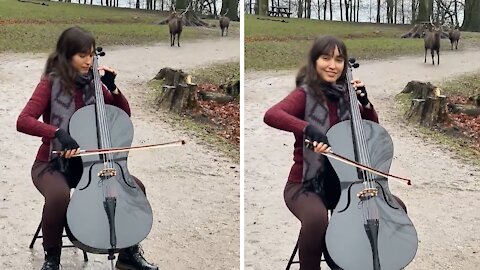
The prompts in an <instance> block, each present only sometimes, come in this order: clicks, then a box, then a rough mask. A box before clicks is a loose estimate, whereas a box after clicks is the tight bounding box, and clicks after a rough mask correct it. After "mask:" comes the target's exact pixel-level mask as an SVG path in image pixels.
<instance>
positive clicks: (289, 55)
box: [245, 15, 480, 70]
mask: <svg viewBox="0 0 480 270" xmlns="http://www.w3.org/2000/svg"><path fill="white" fill-rule="evenodd" d="M284 20H285V21H287V22H288V23H283V22H279V21H272V20H270V19H269V17H259V16H253V15H245V68H246V69H249V70H271V69H273V70H281V69H295V68H298V67H299V66H300V65H302V64H303V63H304V62H305V59H306V54H307V52H308V50H309V48H310V46H311V45H312V43H313V40H314V39H315V37H317V36H321V35H327V34H329V35H334V36H337V37H338V38H340V39H342V40H343V41H344V42H345V44H346V45H347V48H348V51H349V55H350V56H352V57H355V58H357V59H369V60H373V59H384V58H389V57H392V56H401V55H418V54H423V52H424V48H423V39H401V38H399V37H400V36H401V35H402V34H404V33H406V32H407V31H408V30H410V28H411V26H410V25H388V24H379V25H377V24H372V23H349V22H334V21H319V20H308V19H293V18H292V19H284ZM479 41H480V33H462V39H461V43H462V45H463V44H467V45H468V46H475V44H476V43H478V42H479ZM441 43H442V44H441V46H442V47H443V48H449V47H450V43H449V40H445V39H442V41H441ZM476 46H478V45H476ZM463 48H465V47H462V46H461V47H460V50H462V49H463Z"/></svg>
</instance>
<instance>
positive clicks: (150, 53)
mask: <svg viewBox="0 0 480 270" xmlns="http://www.w3.org/2000/svg"><path fill="white" fill-rule="evenodd" d="M104 49H105V51H106V53H107V55H106V56H105V57H103V58H102V59H101V60H100V61H101V62H100V64H101V65H108V66H112V67H114V68H115V69H116V70H117V71H118V74H119V75H118V76H117V85H118V86H119V88H120V89H122V91H123V93H125V95H126V96H127V98H128V99H129V101H130V105H131V108H132V122H133V124H134V129H135V137H134V142H133V145H140V144H151V143H160V142H167V141H173V140H178V139H185V140H186V141H187V144H186V146H184V147H180V148H178V147H177V148H167V149H158V150H150V151H141V152H140V151H137V152H132V153H131V154H130V157H129V159H128V167H129V170H130V172H131V173H132V174H133V175H135V176H137V177H138V178H140V179H141V180H142V181H143V183H144V184H145V186H146V189H147V197H148V199H149V201H150V204H151V206H152V209H153V213H154V223H153V228H152V230H151V232H150V234H149V235H148V237H147V238H146V239H145V240H144V241H143V242H142V245H143V248H144V250H145V257H146V258H147V259H148V260H149V261H152V262H155V263H156V264H158V265H159V266H160V268H161V269H181V270H185V269H228V270H230V269H239V255H240V252H239V243H240V242H239V241H240V227H239V222H240V221H239V220H240V215H239V205H240V204H239V197H240V196H239V181H240V168H239V164H238V163H236V162H234V161H232V160H230V159H229V158H227V157H226V156H225V155H223V154H221V153H218V152H216V151H213V150H211V149H210V148H209V147H208V145H206V144H205V143H202V141H201V140H199V139H196V138H195V137H194V136H193V135H192V134H188V133H185V131H184V130H182V129H181V128H179V127H178V126H176V125H175V124H172V123H171V121H168V116H167V115H165V114H163V113H161V112H156V111H155V110H154V109H153V108H151V106H145V100H146V96H147V95H148V93H147V87H146V82H147V81H148V80H150V79H151V78H153V77H154V76H155V74H156V73H157V72H158V71H159V70H160V69H161V68H163V67H167V66H168V67H173V68H182V69H184V70H186V71H189V70H191V69H194V68H197V67H202V66H206V65H208V64H213V63H218V62H228V61H238V60H239V58H240V41H239V39H238V36H237V37H233V36H232V37H231V38H230V37H229V38H222V39H212V40H208V41H196V42H192V41H190V42H187V41H185V42H184V43H183V44H182V47H181V48H177V47H174V48H171V47H170V46H168V44H158V45H156V46H138V47H117V48H108V47H106V48H104ZM45 60H46V55H45V54H37V55H31V54H0V92H1V93H2V95H1V96H0V104H1V105H0V125H1V126H2V136H1V137H0V149H1V150H2V153H1V155H0V166H1V170H2V177H1V178H0V183H1V185H2V188H0V243H2V244H1V247H0V268H1V269H36V270H38V269H40V267H41V265H42V264H43V249H42V246H41V242H42V240H41V239H39V240H37V243H35V246H34V248H33V249H32V250H30V249H29V248H28V245H29V243H30V240H31V239H32V236H33V233H34V232H35V229H36V228H37V226H38V223H39V221H40V218H41V212H42V206H43V197H42V196H41V194H40V193H39V192H38V191H37V190H36V188H35V187H34V186H33V184H32V181H31V177H30V168H31V164H32V163H33V160H34V157H35V154H36V151H37V149H38V146H39V145H40V138H37V137H32V136H27V135H24V134H21V133H18V132H17V131H16V128H15V122H16V119H17V117H18V114H19V113H20V110H21V109H22V108H23V106H24V105H25V103H26V102H27V100H28V99H29V98H30V96H31V94H32V92H33V89H34V88H35V86H36V85H37V83H38V81H39V78H40V75H41V72H42V69H43V66H44V63H45ZM81 254H82V253H81V252H80V251H79V250H77V249H64V250H63V254H62V260H61V264H62V266H63V269H110V267H109V266H110V264H109V262H108V261H107V258H106V256H104V255H94V254H89V262H88V263H84V262H83V257H82V255H81Z"/></svg>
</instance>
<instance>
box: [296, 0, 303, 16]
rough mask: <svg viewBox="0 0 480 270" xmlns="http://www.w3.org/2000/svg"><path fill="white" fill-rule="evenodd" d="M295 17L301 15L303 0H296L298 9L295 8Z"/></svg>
mask: <svg viewBox="0 0 480 270" xmlns="http://www.w3.org/2000/svg"><path fill="white" fill-rule="evenodd" d="M297 17H298V18H302V17H303V0H298V9H297Z"/></svg>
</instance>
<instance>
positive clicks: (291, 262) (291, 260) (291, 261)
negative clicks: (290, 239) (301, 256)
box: [285, 240, 325, 270]
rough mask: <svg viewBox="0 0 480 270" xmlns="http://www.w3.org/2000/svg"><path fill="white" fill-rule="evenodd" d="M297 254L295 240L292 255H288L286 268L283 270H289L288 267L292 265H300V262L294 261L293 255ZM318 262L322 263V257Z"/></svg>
mask: <svg viewBox="0 0 480 270" xmlns="http://www.w3.org/2000/svg"><path fill="white" fill-rule="evenodd" d="M297 252H298V240H297V243H296V244H295V247H294V248H293V251H292V255H290V259H289V260H288V264H287V268H286V269H285V270H290V267H291V266H292V264H296V263H300V260H298V261H294V259H295V255H296V254H297ZM320 261H321V262H324V261H325V259H324V258H323V257H322V259H321V260H320Z"/></svg>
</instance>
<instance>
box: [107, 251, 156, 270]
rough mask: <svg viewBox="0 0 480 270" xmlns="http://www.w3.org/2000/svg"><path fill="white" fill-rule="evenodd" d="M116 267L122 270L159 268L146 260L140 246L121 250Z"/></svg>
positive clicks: (153, 269)
mask: <svg viewBox="0 0 480 270" xmlns="http://www.w3.org/2000/svg"><path fill="white" fill-rule="evenodd" d="M115 267H117V268H118V269H121V270H158V267H157V266H155V265H153V264H151V263H149V262H147V261H146V260H145V258H144V257H143V250H142V249H141V248H140V245H135V246H131V247H129V248H126V249H122V250H120V253H119V254H118V260H117V263H116V264H115Z"/></svg>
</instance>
